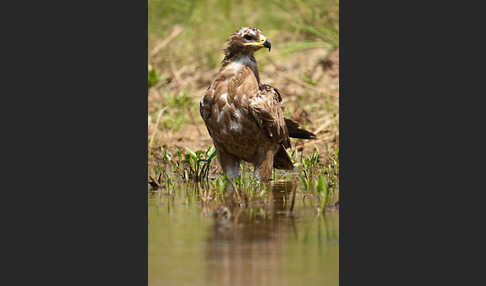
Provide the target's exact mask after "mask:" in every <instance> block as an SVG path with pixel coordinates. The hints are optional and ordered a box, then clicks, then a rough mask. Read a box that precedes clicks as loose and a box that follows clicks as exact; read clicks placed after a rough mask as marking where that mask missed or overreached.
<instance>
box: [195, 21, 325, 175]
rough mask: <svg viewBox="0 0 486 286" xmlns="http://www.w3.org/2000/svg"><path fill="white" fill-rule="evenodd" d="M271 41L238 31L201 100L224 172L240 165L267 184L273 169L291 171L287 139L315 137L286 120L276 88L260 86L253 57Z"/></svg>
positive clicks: (258, 34) (250, 30) (252, 30)
mask: <svg viewBox="0 0 486 286" xmlns="http://www.w3.org/2000/svg"><path fill="white" fill-rule="evenodd" d="M262 47H266V48H268V51H270V49H271V47H272V46H271V43H270V41H269V40H267V39H266V38H265V36H264V35H263V33H262V32H261V31H260V30H259V29H256V28H249V27H246V28H240V29H238V30H237V31H236V32H235V33H234V34H232V35H231V36H230V38H229V40H228V45H227V47H226V49H225V50H224V53H225V57H224V59H223V62H222V66H221V68H220V70H219V72H218V74H217V76H216V78H215V79H214V81H213V82H212V83H211V85H210V86H209V88H208V90H207V91H206V93H205V95H204V96H203V98H202V99H201V103H200V112H201V116H202V118H203V120H204V122H205V123H206V127H207V129H208V132H209V135H210V136H211V138H212V139H213V143H214V147H215V148H216V154H217V157H218V160H219V162H220V164H221V167H222V169H223V171H224V173H225V174H226V175H227V176H228V177H230V178H234V177H237V176H238V175H239V172H240V161H242V160H243V161H246V162H250V163H252V164H253V165H254V166H255V170H254V174H255V175H256V176H257V177H258V178H260V179H261V180H264V181H266V180H269V179H270V177H271V175H272V168H273V167H275V168H277V169H286V170H291V169H293V165H292V161H291V160H290V158H289V156H288V155H287V152H286V151H285V148H289V147H290V139H289V137H294V138H303V139H315V138H316V137H315V135H314V134H313V133H311V132H309V131H307V130H304V129H302V128H300V127H299V124H298V123H296V122H295V121H292V120H291V119H288V118H284V116H283V110H284V106H283V104H282V97H281V96H280V93H279V92H278V90H277V89H276V88H273V87H272V86H270V85H266V84H261V82H260V77H259V75H258V68H257V62H256V60H255V57H254V56H253V53H255V52H256V51H258V50H259V49H261V48H262Z"/></svg>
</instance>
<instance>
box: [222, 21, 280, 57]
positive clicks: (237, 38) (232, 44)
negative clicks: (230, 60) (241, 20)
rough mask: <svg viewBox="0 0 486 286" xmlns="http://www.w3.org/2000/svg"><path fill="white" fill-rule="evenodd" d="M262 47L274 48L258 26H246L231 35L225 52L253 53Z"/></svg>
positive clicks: (233, 53)
mask: <svg viewBox="0 0 486 286" xmlns="http://www.w3.org/2000/svg"><path fill="white" fill-rule="evenodd" d="M262 47H265V48H268V51H270V49H271V48H272V44H271V43H270V41H269V40H267V38H266V37H265V36H264V35H263V33H262V31H260V30H259V29H257V28H251V27H244V28H239V29H238V30H236V32H235V33H233V34H232V35H231V36H230V38H229V40H228V46H227V47H226V49H225V53H226V54H227V55H228V54H232V55H235V54H242V55H251V54H253V53H254V52H256V51H258V50H259V49H261V48H262Z"/></svg>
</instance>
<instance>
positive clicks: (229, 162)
mask: <svg viewBox="0 0 486 286" xmlns="http://www.w3.org/2000/svg"><path fill="white" fill-rule="evenodd" d="M214 147H215V148H216V155H217V156H218V161H219V164H220V165H221V168H222V169H223V172H224V174H225V175H226V176H227V177H228V178H229V179H234V178H236V177H238V176H239V175H240V160H239V159H238V158H236V157H235V156H233V155H231V154H229V153H227V152H225V151H224V150H223V148H221V147H220V146H218V145H217V144H216V143H215V144H214Z"/></svg>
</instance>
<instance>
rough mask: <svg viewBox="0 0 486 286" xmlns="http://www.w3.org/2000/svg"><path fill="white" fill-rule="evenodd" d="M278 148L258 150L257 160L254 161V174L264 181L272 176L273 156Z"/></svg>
mask: <svg viewBox="0 0 486 286" xmlns="http://www.w3.org/2000/svg"><path fill="white" fill-rule="evenodd" d="M275 152H276V150H272V149H267V148H265V149H264V148H261V149H260V150H258V153H259V154H258V156H256V157H257V161H255V162H254V165H255V171H254V174H255V176H256V177H257V178H259V179H260V180H262V181H264V182H268V181H269V180H270V179H271V177H272V170H273V158H274V156H275Z"/></svg>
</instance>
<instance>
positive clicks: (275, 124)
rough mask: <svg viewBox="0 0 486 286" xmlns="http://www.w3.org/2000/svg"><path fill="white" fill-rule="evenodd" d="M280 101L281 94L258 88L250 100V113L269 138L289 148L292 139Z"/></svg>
mask: <svg viewBox="0 0 486 286" xmlns="http://www.w3.org/2000/svg"><path fill="white" fill-rule="evenodd" d="M280 101H281V98H280V95H279V94H275V93H274V92H268V91H266V90H260V89H259V88H256V92H255V93H254V94H253V95H252V96H251V97H250V98H249V105H248V111H249V113H250V114H251V115H252V116H253V118H254V119H255V121H256V122H257V124H258V126H259V127H260V128H262V129H263V130H265V132H266V133H267V135H268V137H270V138H271V139H272V140H273V141H274V142H275V143H279V144H282V145H284V147H285V148H288V147H290V139H289V136H288V130H287V126H286V125H285V119H284V116H283V110H282V108H281V105H280Z"/></svg>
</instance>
